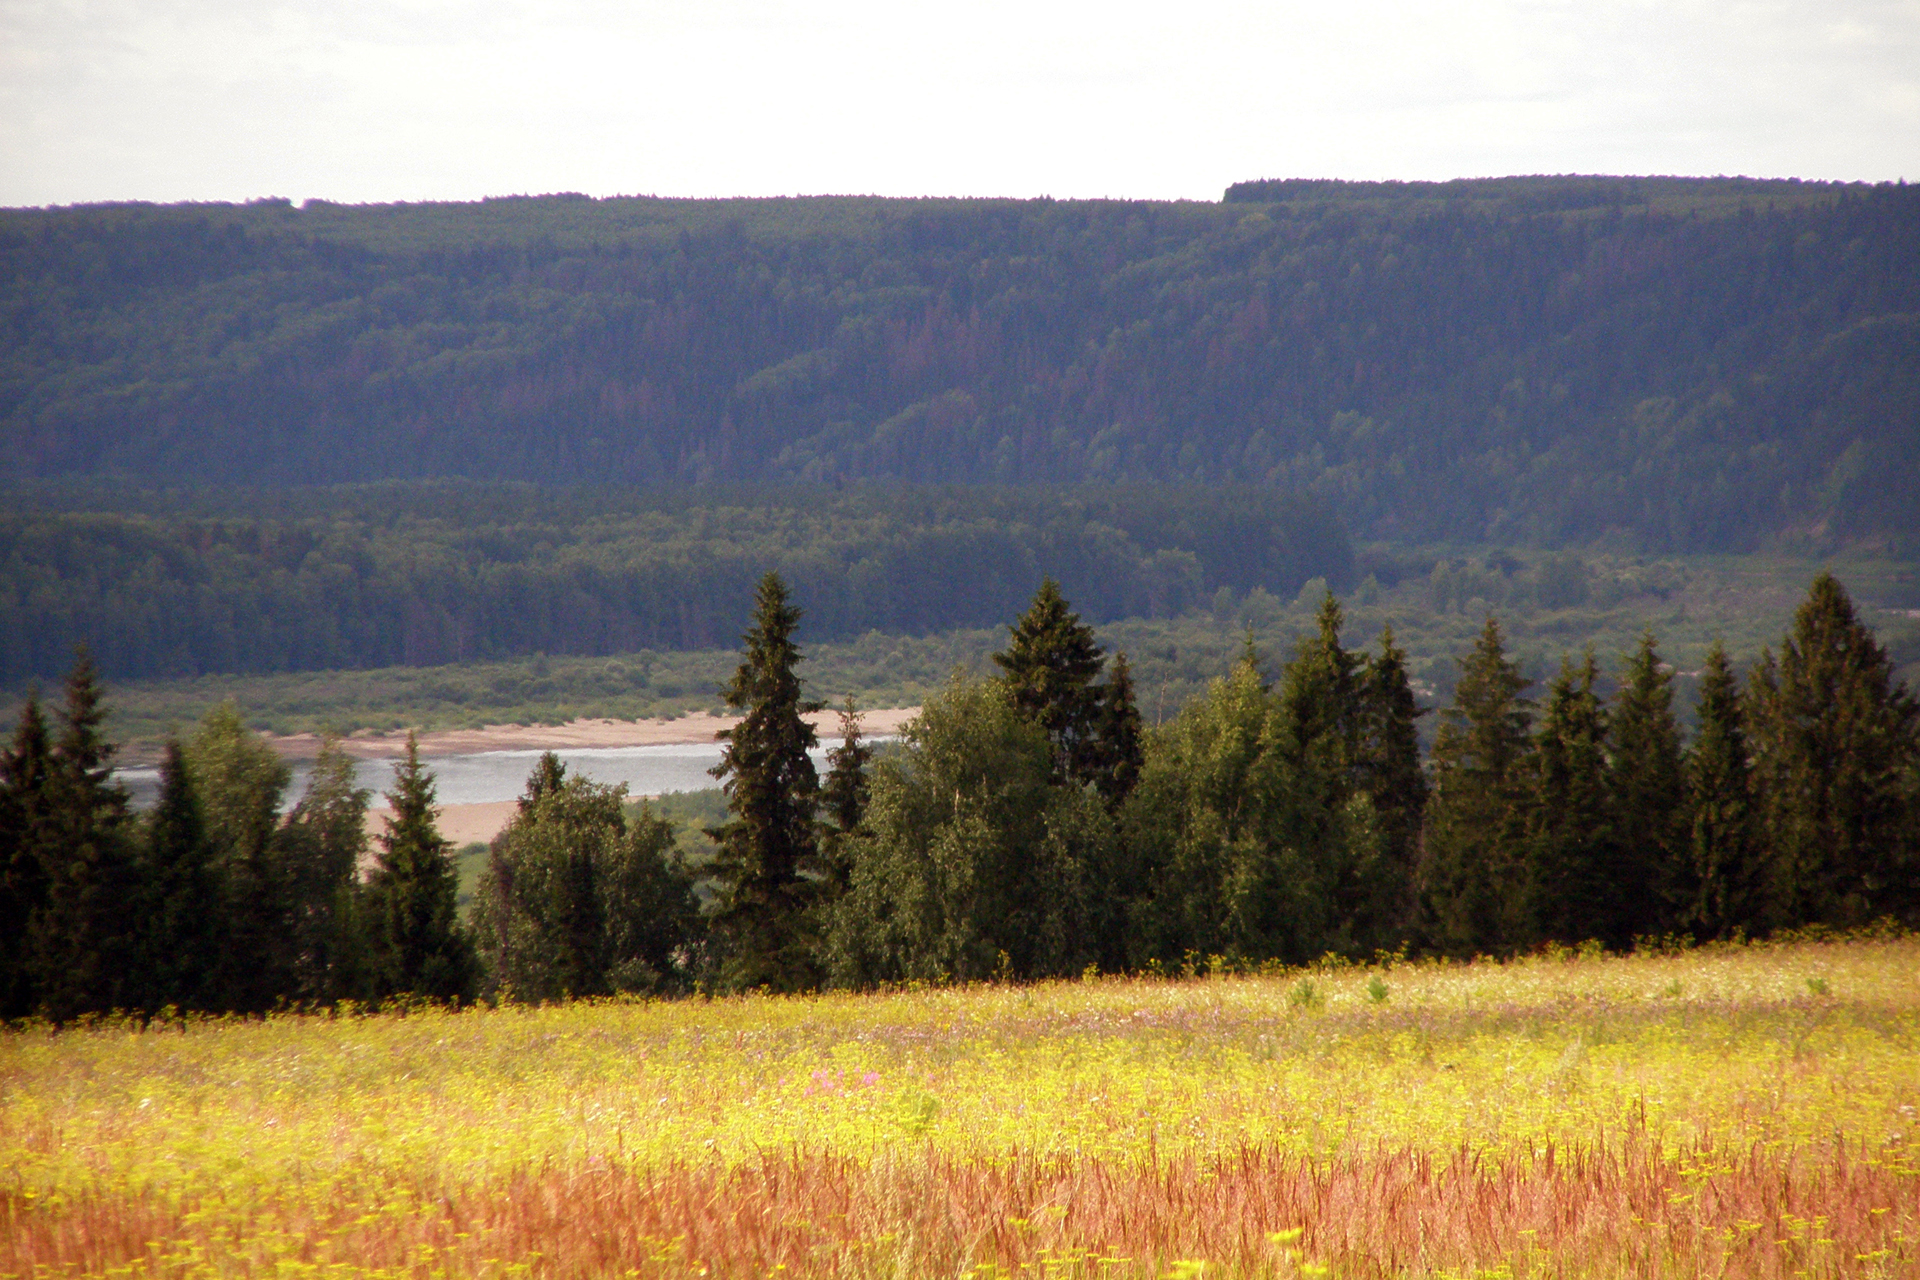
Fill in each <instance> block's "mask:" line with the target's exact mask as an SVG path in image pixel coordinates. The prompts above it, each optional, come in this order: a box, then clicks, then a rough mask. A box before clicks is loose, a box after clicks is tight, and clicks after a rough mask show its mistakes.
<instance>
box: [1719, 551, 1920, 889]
mask: <svg viewBox="0 0 1920 1280" xmlns="http://www.w3.org/2000/svg"><path fill="white" fill-rule="evenodd" d="M1748 692H1749V697H1750V699H1751V705H1752V713H1753V714H1752V719H1751V738H1750V741H1751V745H1752V747H1753V750H1754V755H1755V759H1756V769H1755V775H1756V776H1755V781H1756V783H1757V785H1758V789H1759V792H1760V801H1761V807H1762V820H1763V822H1764V824H1765V829H1766V831H1767V833H1768V836H1769V838H1770V839H1771V841H1772V842H1773V846H1774V856H1775V866H1774V873H1775V879H1776V887H1775V892H1776V893H1777V895H1778V897H1779V901H1780V902H1781V904H1782V907H1783V911H1784V915H1785V919H1784V921H1783V923H1786V924H1789V925H1797V924H1808V923H1816V922H1817V923H1826V924H1855V923H1860V922H1863V921H1866V920H1870V919H1873V918H1874V917H1876V916H1879V915H1893V916H1896V917H1900V918H1904V919H1908V920H1912V919H1914V918H1915V916H1916V913H1920V865H1917V863H1920V834H1916V832H1920V701H1916V699H1915V697H1914V695H1913V693H1912V691H1910V690H1908V689H1907V688H1906V687H1904V686H1902V685H1896V684H1895V683H1894V680H1893V664H1892V662H1891V661H1890V660H1889V659H1888V657H1887V651H1886V649H1885V648H1884V647H1883V646H1882V645H1880V644H1879V642H1877V641H1876V640H1875V639H1874V638H1873V632H1872V631H1871V630H1869V629H1868V628H1867V627H1866V626H1865V625H1864V624H1863V623H1861V622H1860V620H1859V618H1858V617H1857V616H1856V615H1855V613H1854V608H1853V601H1852V600H1851V599H1850V598H1849V597H1848V595H1847V592H1846V588H1844V587H1843V586H1841V585H1840V582H1839V580H1838V579H1836V578H1835V577H1834V576H1833V575H1832V574H1830V573H1823V574H1821V575H1820V576H1819V577H1817V578H1815V579H1814V581H1813V585H1812V586H1811V587H1810V588H1809V589H1808V592H1807V598H1806V600H1805V601H1804V602H1803V603H1802V604H1801V606H1800V608H1799V610H1798V611H1797V612H1796V613H1795V614H1794V619H1793V630H1792V632H1791V633H1790V634H1789V635H1788V636H1787V638H1786V640H1785V642H1784V643H1783V645H1782V647H1781V653H1780V658H1779V661H1778V662H1777V663H1776V662H1775V661H1774V660H1773V658H1772V657H1771V655H1769V656H1767V657H1765V658H1763V660H1762V662H1761V664H1760V667H1759V669H1758V670H1757V671H1756V672H1755V673H1754V677H1753V680H1752V681H1751V683H1750V685H1749V689H1748Z"/></svg>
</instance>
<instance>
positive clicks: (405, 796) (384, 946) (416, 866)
mask: <svg viewBox="0 0 1920 1280" xmlns="http://www.w3.org/2000/svg"><path fill="white" fill-rule="evenodd" d="M434 791H435V788H434V779H433V772H432V770H430V769H428V768H427V767H426V765H425V764H423V763H421V760H420V744H419V740H418V738H417V737H416V735H415V734H413V733H412V732H411V731H409V732H408V734H407V754H406V756H405V758H404V759H403V760H402V761H401V763H400V767H399V768H398V769H396V770H395V771H394V780H393V790H391V791H389V792H387V793H386V794H387V804H388V806H389V808H390V812H389V813H388V815H387V827H386V830H385V831H384V832H383V833H381V835H380V838H379V845H380V852H379V854H378V855H377V861H376V864H375V867H374V872H373V878H372V880H371V881H370V882H369V884H368V891H369V897H370V898H371V899H372V921H371V925H372V929H371V932H372V935H373V936H372V938H371V942H372V945H373V949H374V951H375V956H374V963H375V974H376V983H377V988H376V990H377V993H378V994H379V995H381V996H395V995H398V996H424V997H426V998H428V999H431V1000H457V999H465V998H470V997H471V996H472V995H473V993H474V985H475V979H476V976H477V974H476V970H475V964H474V957H473V950H472V946H471V944H470V943H469V941H468V939H467V937H466V935H465V933H463V932H462V931H461V929H460V925H459V921H458V919H457V918H456V916H455V908H456V905H457V901H458V893H459V884H458V879H457V877H456V875H455V873H454V868H453V859H452V857H451V856H450V853H449V849H448V844H447V841H446V840H444V839H443V838H442V837H441V835H440V828H439V826H438V825H437V823H436V821H435V817H434V800H435V795H434Z"/></svg>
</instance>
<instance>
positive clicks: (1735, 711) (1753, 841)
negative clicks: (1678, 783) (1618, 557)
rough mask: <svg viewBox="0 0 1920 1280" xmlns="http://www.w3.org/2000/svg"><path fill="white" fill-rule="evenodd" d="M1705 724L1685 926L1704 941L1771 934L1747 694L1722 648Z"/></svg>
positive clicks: (1713, 668)
mask: <svg viewBox="0 0 1920 1280" xmlns="http://www.w3.org/2000/svg"><path fill="white" fill-rule="evenodd" d="M1699 721H1700V725H1699V731H1698V732H1697V733H1696V734H1695V735H1694V739H1693V747H1692V750H1690V751H1689V752H1688V753H1687V758H1686V783H1687V829H1686V837H1687V843H1686V861H1685V871H1686V879H1685V881H1684V882H1683V883H1682V885H1681V886H1680V887H1681V888H1682V889H1683V890H1684V892H1685V897H1684V899H1683V902H1684V908H1683V910H1682V912H1681V914H1680V927H1681V928H1682V929H1686V930H1689V931H1691V932H1692V933H1693V934H1694V935H1695V936H1696V937H1701V938H1728V937H1733V936H1735V935H1737V934H1742V933H1764V932H1766V931H1767V930H1768V929H1770V928H1771V927H1772V926H1773V924H1774V918H1773V904H1772V902H1771V899H1770V894H1769V889H1770V885H1769V882H1768V877H1767V867H1766V863H1765V860H1764V858H1763V857H1762V854H1761V849H1760V844H1759V840H1758V838H1757V836H1758V833H1757V831H1756V830H1755V827H1754V809H1753V795H1752V782H1751V779H1750V777H1749V772H1748V764H1747V734H1746V728H1745V725H1744V717H1743V715H1742V712H1741V706H1740V688H1739V682H1738V681H1737V680H1736V679H1735V677H1734V674H1733V668H1732V666H1731V665H1730V664H1729V663H1728V662H1727V651H1726V648H1725V647H1724V646H1723V645H1721V644H1720V643H1719V642H1718V641H1715V642H1714V646H1713V648H1712V649H1711V650H1710V651H1709V652H1708V654H1707V662H1706V666H1705V668H1704V670H1703V671H1702V672H1701V677H1700V707H1699Z"/></svg>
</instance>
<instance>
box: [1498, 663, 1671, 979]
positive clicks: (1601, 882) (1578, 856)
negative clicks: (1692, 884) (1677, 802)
mask: <svg viewBox="0 0 1920 1280" xmlns="http://www.w3.org/2000/svg"><path fill="white" fill-rule="evenodd" d="M1598 676H1599V669H1598V666H1597V664H1596V663H1595V662H1594V659H1593V653H1592V651H1591V650H1589V651H1588V652H1587V655H1586V657H1585V659H1584V660H1583V661H1582V662H1581V663H1580V665H1579V666H1578V667H1575V666H1574V665H1573V664H1572V663H1571V662H1562V663H1561V664H1560V674H1559V675H1557V676H1555V677H1554V679H1553V682H1552V683H1551V684H1550V685H1549V686H1548V692H1547V706H1546V711H1545V713H1544V714H1543V715H1542V716H1541V717H1540V724H1539V727H1538V729H1537V730H1536V732H1535V734H1534V739H1533V751H1532V753H1531V755H1530V756H1528V757H1527V760H1526V766H1527V768H1528V770H1529V771H1530V773H1531V777H1529V778H1528V779H1527V780H1526V781H1527V785H1528V789H1529V792H1530V794H1529V795H1528V796H1527V798H1526V804H1527V814H1526V827H1527V830H1526V836H1525V853H1524V857H1525V872H1526V891H1527V894H1528V903H1527V905H1528V912H1527V916H1528V918H1527V920H1526V922H1525V924H1523V925H1521V926H1519V928H1520V929H1523V930H1524V932H1516V933H1515V934H1512V935H1510V936H1509V937H1508V938H1507V939H1505V943H1506V945H1507V947H1509V948H1512V947H1515V946H1527V945H1531V944H1532V943H1534V942H1536V941H1547V942H1556V943H1560V944H1562V945H1566V946H1572V945H1574V944H1577V943H1580V942H1584V941H1585V940H1587V939H1588V938H1598V939H1600V940H1602V941H1604V942H1606V943H1608V944H1610V945H1612V946H1616V947H1618V946H1623V945H1625V944H1627V943H1630V942H1631V941H1632V940H1633V938H1634V930H1633V928H1632V924H1631V920H1630V917H1629V914H1628V913H1629V912H1630V911H1632V910H1634V909H1635V904H1634V903H1633V901H1632V900H1633V899H1634V898H1637V897H1640V896H1643V895H1644V894H1645V893H1646V892H1647V889H1648V882H1647V880H1646V879H1645V878H1644V877H1640V878H1632V877H1630V874H1629V867H1630V865H1631V864H1630V862H1629V859H1630V856H1631V855H1630V852H1629V850H1628V849H1627V848H1626V845H1625V837H1624V836H1623V835H1622V832H1621V830H1620V826H1621V811H1620V810H1619V809H1618V808H1617V807H1616V804H1615V800H1614V791H1613V788H1612V787H1611V785H1610V784H1611V783H1612V782H1613V780H1614V774H1613V773H1612V772H1611V771H1610V770H1609V769H1608V761H1607V741H1608V716H1607V712H1606V709H1605V708H1604V707H1602V706H1601V703H1600V698H1599V696H1598V695H1597V694H1596V693H1595V692H1594V682H1595V681H1596V679H1597V678H1598ZM1619 764H1620V767H1621V768H1622V769H1631V768H1632V767H1633V764H1632V762H1631V761H1629V760H1625V759H1622V760H1621V761H1620V762H1619Z"/></svg>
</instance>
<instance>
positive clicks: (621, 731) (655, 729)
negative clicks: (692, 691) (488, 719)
mask: <svg viewBox="0 0 1920 1280" xmlns="http://www.w3.org/2000/svg"><path fill="white" fill-rule="evenodd" d="M919 714H920V708H918V707H892V708H883V709H881V710H878V711H868V712H864V713H862V715H861V717H860V727H861V732H862V733H865V734H867V735H869V736H874V737H879V736H882V735H887V734H895V733H898V732H900V730H901V728H902V726H904V725H905V724H906V723H907V721H909V720H911V719H913V718H914V717H915V716H917V715H919ZM810 719H811V720H812V721H813V726H814V730H815V732H817V733H818V734H819V735H820V740H821V742H822V743H827V744H831V743H832V742H834V741H835V740H836V736H837V735H838V733H839V731H840V718H839V715H838V714H837V713H835V712H825V711H823V712H820V713H818V714H816V715H814V716H812V717H810ZM739 722H740V721H739V718H738V717H737V716H710V715H706V714H705V713H701V714H699V715H689V716H680V717H677V718H676V719H672V720H575V721H572V722H570V723H568V724H563V725H512V724H503V725H488V726H487V727H486V728H484V729H451V730H445V731H441V732H436V733H423V734H421V735H420V754H421V755H425V756H451V755H470V754H473V753H476V752H481V751H565V750H578V749H580V748H583V747H652V746H673V745H687V744H692V743H706V742H713V741H715V740H716V736H717V735H718V733H719V731H720V730H722V729H725V728H728V727H730V726H732V725H736V724H738V723H739ZM267 741H268V742H269V743H271V744H272V746H273V749H274V750H275V751H277V752H279V753H280V754H281V755H282V756H283V757H285V758H287V759H289V760H311V759H312V758H313V757H314V756H316V755H318V754H319V752H320V739H319V738H318V737H317V736H316V735H314V734H310V733H303V734H293V735H290V736H287V737H279V738H269V739H267ZM344 745H345V747H346V749H347V751H348V753H349V754H351V755H354V756H358V757H360V758H362V759H368V760H372V759H381V758H391V757H394V756H400V755H404V754H405V753H406V750H407V735H406V734H404V733H400V734H392V733H389V734H361V735H356V736H354V737H352V738H348V739H347V740H346V742H345V744H344ZM636 798H637V797H636ZM518 803H519V802H518V801H517V800H490V801H487V802H485V803H483V804H449V805H442V806H441V807H440V809H439V811H438V812H439V822H440V834H441V835H443V836H445V837H446V838H447V839H449V840H451V841H453V843H454V844H456V845H461V844H468V843H471V842H472V841H475V840H479V841H481V842H485V841H489V840H492V839H493V838H494V837H495V836H496V835H499V834H500V831H501V829H502V828H504V827H505V826H506V825H507V823H508V822H510V821H512V820H513V814H514V808H515V806H516V805H517V804H518ZM387 812H388V811H387V810H386V809H385V808H379V809H371V810H369V811H368V812H367V830H368V832H369V833H371V834H374V835H378V834H379V833H380V832H382V831H384V830H385V829H386V816H387Z"/></svg>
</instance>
